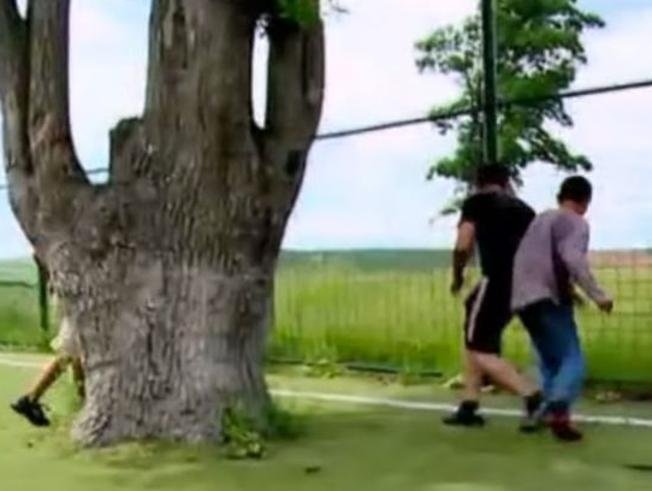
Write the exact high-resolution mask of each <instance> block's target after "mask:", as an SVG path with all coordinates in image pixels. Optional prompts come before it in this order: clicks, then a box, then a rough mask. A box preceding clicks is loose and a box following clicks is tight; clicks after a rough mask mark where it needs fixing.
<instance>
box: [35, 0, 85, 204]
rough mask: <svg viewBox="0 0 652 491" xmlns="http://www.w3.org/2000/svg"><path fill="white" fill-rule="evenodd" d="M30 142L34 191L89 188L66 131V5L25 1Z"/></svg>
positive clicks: (66, 0) (54, 0) (59, 0)
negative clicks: (76, 186)
mask: <svg viewBox="0 0 652 491" xmlns="http://www.w3.org/2000/svg"><path fill="white" fill-rule="evenodd" d="M28 15H29V24H30V85H29V87H30V90H29V124H28V130H29V137H30V149H31V154H32V156H33V159H34V164H35V170H36V174H37V182H38V187H39V190H40V191H41V192H42V193H43V194H50V195H55V194H57V195H60V194H63V193H47V191H48V190H49V189H51V187H52V185H53V184H56V183H59V184H61V183H63V182H71V181H75V182H78V183H79V182H83V183H88V179H87V177H86V175H85V173H84V171H83V169H82V168H81V166H80V165H79V163H78V161H77V157H76V155H75V151H74V146H73V141H72V132H71V129H70V111H69V92H68V90H69V89H68V42H69V23H70V0H30V3H29V14H28Z"/></svg>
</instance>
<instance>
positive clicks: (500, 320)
mask: <svg viewBox="0 0 652 491" xmlns="http://www.w3.org/2000/svg"><path fill="white" fill-rule="evenodd" d="M509 180H510V176H509V171H508V169H507V168H505V167H503V166H500V165H486V166H483V167H481V168H480V169H479V170H478V175H477V179H476V186H477V188H478V192H477V193H476V194H474V195H473V196H471V197H469V198H468V199H467V200H466V201H465V202H464V204H463V206H462V217H461V220H460V223H459V227H458V235H457V242H456V245H455V251H454V256H453V284H452V287H451V291H452V292H453V293H454V294H458V293H459V292H460V291H461V289H462V286H463V284H464V269H465V268H466V265H467V263H468V261H469V259H470V258H471V256H472V254H473V251H474V249H475V247H476V246H477V248H478V250H479V253H480V266H481V270H482V276H483V277H482V279H481V280H480V282H479V284H478V285H477V286H476V287H475V289H474V290H473V292H472V293H471V295H470V296H469V297H468V299H467V300H466V302H465V307H466V316H465V322H464V340H465V347H466V349H465V360H464V365H465V368H464V386H465V392H464V399H463V401H462V403H461V404H460V406H459V408H458V410H457V411H456V412H455V413H453V414H452V415H450V416H449V417H447V418H445V419H444V422H445V423H446V424H449V425H460V426H482V425H483V424H484V418H483V417H482V416H480V415H479V414H477V411H478V408H479V398H480V387H481V385H482V380H483V377H484V376H488V377H489V378H491V379H492V380H493V381H495V382H497V383H498V384H499V385H501V386H503V387H506V388H508V389H510V390H511V391H513V392H514V393H516V394H519V395H520V396H522V397H523V398H524V400H525V412H526V416H527V417H529V418H532V417H534V414H535V413H536V411H537V409H538V408H539V406H540V405H541V403H542V399H543V397H542V395H541V393H540V391H539V390H538V389H537V388H536V387H535V386H534V385H533V384H531V383H530V382H529V381H528V380H527V379H525V378H524V377H523V376H521V375H520V374H519V373H518V372H517V370H516V369H515V368H514V367H513V366H512V365H511V364H510V363H509V362H507V361H506V360H504V359H502V358H501V357H500V353H501V340H502V333H503V331H504V329H505V327H507V325H508V324H509V322H510V320H511V319H512V312H511V293H512V269H513V264H514V256H515V254H516V250H517V249H518V246H519V243H520V241H521V239H522V238H523V235H524V234H525V232H526V230H527V228H528V226H529V224H530V222H531V221H532V220H533V219H534V216H535V213H534V211H533V210H532V209H531V208H530V207H529V206H528V205H527V204H525V203H524V202H523V201H521V200H519V199H518V198H516V197H515V196H513V194H512V193H511V188H510V183H509ZM526 427H529V425H525V424H524V425H523V428H524V429H525V428H526Z"/></svg>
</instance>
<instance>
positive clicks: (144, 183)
mask: <svg viewBox="0 0 652 491" xmlns="http://www.w3.org/2000/svg"><path fill="white" fill-rule="evenodd" d="M309 1H313V0H309ZM69 3H70V0H30V1H29V5H28V13H27V18H26V19H25V18H22V17H21V16H20V15H19V13H18V11H17V9H16V4H15V0H0V56H1V59H2V60H3V61H2V63H1V64H0V96H1V100H2V115H3V123H4V125H3V126H4V142H5V158H6V169H7V175H8V180H9V184H10V189H11V203H12V206H13V209H14V211H15V213H16V216H17V217H18V219H19V221H20V223H21V225H22V227H23V229H24V231H25V233H26V235H27V236H28V237H29V238H30V240H31V241H32V243H33V245H34V247H35V250H36V253H37V254H38V256H39V257H40V258H41V259H42V260H43V261H44V262H45V263H46V264H47V266H48V269H49V270H50V272H51V279H52V282H53V286H54V288H55V290H56V291H57V293H58V294H59V295H60V296H61V298H62V301H63V305H64V308H65V310H66V313H67V315H68V316H70V317H71V319H72V320H73V322H74V323H75V324H76V325H77V326H79V329H80V336H81V343H82V347H83V351H84V355H85V362H86V370H87V384H88V386H87V400H86V403H85V406H84V408H83V410H82V412H81V414H80V416H79V418H78V420H77V422H76V424H75V426H74V429H73V434H74V436H75V437H76V438H77V439H78V440H79V441H80V442H82V443H84V444H86V445H106V444H111V443H115V442H119V441H124V440H128V439H145V438H164V439H179V440H184V441H190V442H198V441H207V440H215V439H216V438H217V437H218V435H219V432H220V419H221V418H220V416H221V414H222V411H223V410H224V409H225V408H227V407H231V406H232V405H237V406H239V407H240V408H241V409H243V410H245V411H248V412H249V414H250V415H251V416H253V417H255V418H258V420H259V421H262V417H263V413H264V410H265V406H266V404H267V403H268V395H267V390H266V385H265V380H264V376H263V371H262V362H263V350H264V344H265V337H266V333H267V329H268V326H269V320H270V319H269V317H270V302H271V298H270V293H271V291H272V283H273V273H274V269H275V265H276V260H277V257H278V254H279V250H280V245H281V239H282V236H283V233H284V230H285V226H286V223H287V219H288V216H289V214H290V212H291V210H292V207H293V205H294V202H295V200H296V196H297V193H298V191H299V188H300V186H301V182H302V178H303V173H304V169H305V166H306V157H307V154H308V150H309V148H310V145H311V143H312V140H313V138H314V135H315V132H316V129H317V124H318V121H319V117H320V112H321V106H322V97H323V83H324V40H323V27H322V25H321V23H314V24H311V25H307V26H301V25H299V24H297V23H294V22H292V21H289V20H287V19H283V18H282V16H280V15H278V12H276V10H275V9H276V7H275V5H274V4H275V2H274V1H273V0H238V1H234V0H153V2H152V12H151V20H150V46H149V66H148V82H147V98H146V107H145V111H144V114H143V115H142V117H139V118H133V119H129V120H125V121H123V122H121V123H120V124H119V125H118V126H117V127H116V128H115V129H114V130H113V131H112V132H111V155H110V167H111V176H110V179H109V183H108V184H107V185H102V186H95V185H92V184H91V183H89V181H88V179H87V178H86V176H85V174H84V172H83V170H82V168H81V166H80V165H79V163H78V160H77V157H76V155H75V150H74V145H73V141H72V136H71V131H70V123H69V111H68V80H67V77H68V75H67V73H68V22H69ZM314 4H315V6H316V7H318V0H314ZM263 18H265V19H267V29H268V36H269V40H270V59H269V70H268V84H269V89H268V102H267V115H266V122H265V125H264V127H262V128H260V127H258V126H257V125H256V124H255V123H254V121H253V117H252V102H251V84H252V74H251V65H252V56H253V43H254V35H255V29H256V25H257V23H258V22H259V21H260V20H261V19H263ZM5 60H6V61H5ZM98 96H101V95H98Z"/></svg>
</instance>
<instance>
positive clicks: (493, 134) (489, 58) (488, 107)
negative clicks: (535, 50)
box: [482, 0, 498, 164]
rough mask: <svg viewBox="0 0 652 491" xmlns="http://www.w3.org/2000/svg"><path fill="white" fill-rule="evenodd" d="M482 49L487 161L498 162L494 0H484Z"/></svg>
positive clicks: (489, 162)
mask: <svg viewBox="0 0 652 491" xmlns="http://www.w3.org/2000/svg"><path fill="white" fill-rule="evenodd" d="M482 51H483V61H484V104H483V106H484V126H485V132H484V137H485V138H484V144H485V155H484V156H485V163H488V164H496V163H497V162H498V128H497V127H498V115H497V114H498V109H497V95H496V91H497V89H496V51H497V47H496V12H495V1H494V0H482Z"/></svg>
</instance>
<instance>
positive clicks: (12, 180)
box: [0, 0, 40, 248]
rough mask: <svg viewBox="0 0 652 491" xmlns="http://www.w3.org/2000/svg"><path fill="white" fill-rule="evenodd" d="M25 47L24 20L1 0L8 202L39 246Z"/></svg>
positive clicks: (0, 76)
mask: <svg viewBox="0 0 652 491" xmlns="http://www.w3.org/2000/svg"><path fill="white" fill-rule="evenodd" d="M28 49H29V43H28V32H27V24H26V23H25V21H24V20H23V19H22V18H21V17H20V14H19V12H18V9H17V7H16V2H15V0H0V60H2V62H0V102H1V103H2V104H1V105H2V121H3V125H2V126H3V128H2V130H3V140H4V156H5V174H6V176H7V177H6V178H7V181H8V183H9V202H10V204H11V207H12V209H13V211H14V213H15V214H16V217H17V218H18V221H19V223H20V225H21V227H22V229H23V231H24V232H25V235H26V236H27V237H28V239H29V240H30V241H31V242H32V244H34V245H35V247H36V248H38V247H39V244H40V241H39V236H38V234H37V227H36V220H37V209H38V205H39V198H38V194H37V193H36V190H35V188H34V180H33V177H32V171H33V168H32V162H31V156H30V150H29V137H28V135H27V115H28V107H29V104H28V101H29V98H28V97H29V62H28V60H29V56H28Z"/></svg>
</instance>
